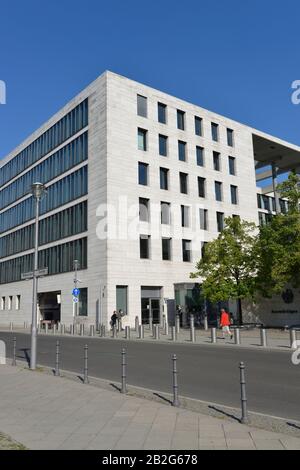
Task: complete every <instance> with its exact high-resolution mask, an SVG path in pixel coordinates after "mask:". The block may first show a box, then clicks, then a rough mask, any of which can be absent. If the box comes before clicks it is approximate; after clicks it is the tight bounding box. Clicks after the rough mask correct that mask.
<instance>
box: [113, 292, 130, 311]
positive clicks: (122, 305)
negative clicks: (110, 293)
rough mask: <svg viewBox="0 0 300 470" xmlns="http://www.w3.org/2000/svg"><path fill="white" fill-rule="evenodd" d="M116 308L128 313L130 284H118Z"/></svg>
mask: <svg viewBox="0 0 300 470" xmlns="http://www.w3.org/2000/svg"><path fill="white" fill-rule="evenodd" d="M116 310H117V312H118V311H119V310H122V311H123V312H124V313H125V315H127V313H128V286H116Z"/></svg>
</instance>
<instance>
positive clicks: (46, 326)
mask: <svg viewBox="0 0 300 470" xmlns="http://www.w3.org/2000/svg"><path fill="white" fill-rule="evenodd" d="M45 334H46V335H47V334H48V323H45Z"/></svg>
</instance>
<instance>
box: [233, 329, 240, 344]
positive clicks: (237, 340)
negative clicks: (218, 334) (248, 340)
mask: <svg viewBox="0 0 300 470" xmlns="http://www.w3.org/2000/svg"><path fill="white" fill-rule="evenodd" d="M234 342H235V344H241V332H240V329H239V328H235V329H234Z"/></svg>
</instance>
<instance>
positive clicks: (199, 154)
mask: <svg viewBox="0 0 300 470" xmlns="http://www.w3.org/2000/svg"><path fill="white" fill-rule="evenodd" d="M196 158H197V165H198V166H204V148H203V147H199V146H197V147H196Z"/></svg>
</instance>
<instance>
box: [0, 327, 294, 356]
mask: <svg viewBox="0 0 300 470" xmlns="http://www.w3.org/2000/svg"><path fill="white" fill-rule="evenodd" d="M0 331H10V329H9V328H8V327H4V326H1V325H0ZM14 332H16V333H25V334H30V329H29V328H27V329H24V328H14ZM39 334H41V335H45V332H44V331H41V332H40V333H39ZM52 334H53V333H52V330H49V331H48V335H49V336H51V335H52ZM298 334H299V333H298ZM57 335H59V336H60V331H58V332H57ZM65 335H66V336H69V337H70V336H71V335H70V333H69V330H68V327H66V333H65ZM85 335H86V336H88V335H89V331H87V329H86V331H85ZM144 335H145V337H144V339H142V340H141V339H139V336H138V333H136V331H135V330H134V329H131V331H130V340H136V341H151V342H157V341H161V342H164V343H165V342H166V343H170V342H172V338H171V328H169V334H168V335H165V334H164V332H163V330H162V329H160V338H159V339H158V340H156V339H154V337H153V335H152V332H151V331H150V329H149V327H148V326H145V329H144ZM73 337H74V338H76V337H79V334H76V335H74V336H73ZM111 337H112V332H111V331H107V332H106V339H112V338H111ZM95 338H99V334H98V333H97V335H96V336H95ZM117 338H118V339H124V338H125V331H121V332H119V333H118V334H117ZM240 339H241V344H240V345H239V346H237V345H235V342H234V339H232V340H231V339H230V338H228V337H227V338H225V339H223V338H222V332H221V331H220V330H217V344H212V341H211V330H209V331H204V330H198V329H196V330H195V343H193V344H198V345H199V344H205V345H208V344H212V346H217V345H225V346H228V347H230V346H236V347H247V348H251V349H252V348H254V349H277V350H279V351H288V350H290V349H291V348H290V333H289V331H281V330H272V329H270V330H267V347H266V348H264V347H262V346H261V339H260V330H259V329H253V330H244V329H241V330H240ZM176 342H177V343H182V344H192V343H191V340H190V330H189V329H183V328H181V329H180V333H179V334H178V335H177V340H176Z"/></svg>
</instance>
